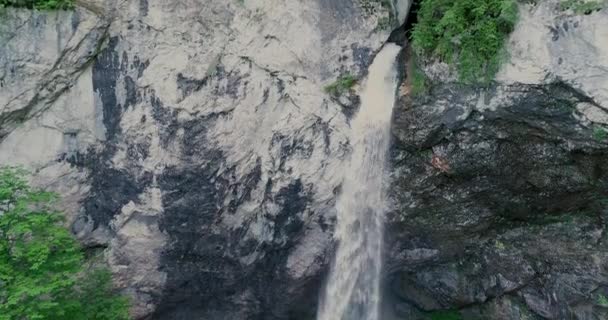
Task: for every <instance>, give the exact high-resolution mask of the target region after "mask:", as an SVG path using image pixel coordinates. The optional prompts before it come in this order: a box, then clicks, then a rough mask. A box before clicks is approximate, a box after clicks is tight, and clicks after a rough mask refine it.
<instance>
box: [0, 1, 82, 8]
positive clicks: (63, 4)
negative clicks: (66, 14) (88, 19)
mask: <svg viewBox="0 0 608 320" xmlns="http://www.w3.org/2000/svg"><path fill="white" fill-rule="evenodd" d="M2 7H16V8H29V9H39V10H61V9H62V10H66V9H72V8H73V7H74V0H0V8H2Z"/></svg>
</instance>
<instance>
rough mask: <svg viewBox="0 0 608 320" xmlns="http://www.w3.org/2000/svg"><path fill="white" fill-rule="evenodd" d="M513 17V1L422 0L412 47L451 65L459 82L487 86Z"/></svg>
mask: <svg viewBox="0 0 608 320" xmlns="http://www.w3.org/2000/svg"><path fill="white" fill-rule="evenodd" d="M517 17H518V9H517V3H516V2H515V0H422V2H421V5H420V10H419V11H418V23H417V24H416V25H414V29H413V31H412V45H413V47H414V49H415V50H416V52H417V54H419V55H426V56H429V55H430V56H436V57H438V58H440V59H441V60H442V61H445V62H447V63H448V64H451V65H455V67H456V69H457V70H458V73H459V76H460V79H461V81H463V82H477V81H480V80H481V81H483V82H488V81H491V80H492V79H493V78H494V75H495V74H496V72H497V71H498V68H499V67H500V60H501V52H502V49H503V46H504V43H505V40H506V38H507V36H508V35H509V34H510V33H511V32H512V31H513V28H514V26H515V23H516V21H517Z"/></svg>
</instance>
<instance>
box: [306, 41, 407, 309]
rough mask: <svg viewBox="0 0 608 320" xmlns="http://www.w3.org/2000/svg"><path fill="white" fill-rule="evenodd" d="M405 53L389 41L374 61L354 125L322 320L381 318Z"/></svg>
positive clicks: (321, 304) (322, 301) (339, 205)
mask: <svg viewBox="0 0 608 320" xmlns="http://www.w3.org/2000/svg"><path fill="white" fill-rule="evenodd" d="M400 49H401V47H399V46H397V45H394V44H390V43H389V44H387V45H386V46H385V47H384V48H383V49H382V50H381V51H380V52H379V53H378V55H377V56H376V58H375V59H374V62H373V63H372V65H371V66H370V68H369V75H368V78H367V80H366V82H365V83H364V89H363V92H362V94H361V109H360V110H359V113H358V114H357V115H356V117H355V118H354V119H353V121H352V123H351V129H352V138H351V141H352V148H353V150H352V155H351V159H350V165H348V167H347V168H346V170H345V175H344V182H343V184H342V192H341V194H340V196H339V198H338V201H337V203H336V209H337V212H338V220H337V226H336V231H335V237H336V239H337V240H338V248H337V251H336V257H335V261H334V264H333V266H332V269H331V272H330V275H329V279H328V283H327V287H326V289H325V294H324V295H323V297H322V300H321V302H320V306H319V311H318V313H317V319H318V320H378V317H379V303H380V272H381V268H382V234H383V215H384V212H385V207H386V199H385V193H386V192H385V188H384V177H385V165H386V155H387V153H388V148H389V142H390V123H391V115H392V110H393V105H394V103H395V91H396V89H397V88H396V87H397V72H396V69H395V68H394V63H395V60H396V57H397V54H398V53H399V51H400Z"/></svg>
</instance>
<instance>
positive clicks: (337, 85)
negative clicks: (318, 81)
mask: <svg viewBox="0 0 608 320" xmlns="http://www.w3.org/2000/svg"><path fill="white" fill-rule="evenodd" d="M355 84H357V78H355V77H354V76H352V75H350V74H346V75H343V76H341V77H340V78H338V80H336V81H335V82H334V83H332V84H330V85H328V86H326V87H325V92H326V93H328V94H330V95H333V96H339V95H341V94H342V93H344V92H346V91H348V90H350V89H351V88H352V87H353V86H354V85H355Z"/></svg>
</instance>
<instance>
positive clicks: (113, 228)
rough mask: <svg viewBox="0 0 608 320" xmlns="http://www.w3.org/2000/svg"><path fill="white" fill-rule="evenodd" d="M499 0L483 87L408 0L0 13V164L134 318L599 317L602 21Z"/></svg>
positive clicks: (603, 215) (139, 1)
mask: <svg viewBox="0 0 608 320" xmlns="http://www.w3.org/2000/svg"><path fill="white" fill-rule="evenodd" d="M484 1H485V0H484ZM442 3H448V2H445V1H444V2H442ZM513 3H515V4H516V9H517V12H518V16H519V19H518V21H517V22H516V24H515V26H514V28H513V30H512V32H510V33H509V36H508V38H507V39H506V41H505V46H504V51H505V57H504V60H503V61H501V64H500V68H499V70H497V73H496V75H495V77H494V78H493V79H492V80H491V81H488V82H486V83H483V84H475V83H467V82H463V81H459V78H458V72H457V70H454V68H451V67H450V65H449V64H447V63H446V62H444V61H441V59H437V58H436V57H431V56H429V57H424V56H422V55H418V53H417V52H416V50H414V49H413V48H412V46H411V45H410V44H409V43H407V41H406V38H407V36H408V34H409V31H410V29H411V27H412V24H413V23H414V21H415V18H416V16H415V15H410V17H409V18H407V19H406V16H407V12H408V10H409V8H410V4H409V2H408V1H395V2H386V1H373V0H309V1H299V0H243V1H241V0H226V1H219V0H205V1H203V0H78V1H76V2H75V3H74V4H75V6H74V8H73V9H70V10H53V11H43V10H31V9H27V8H4V9H2V10H3V12H2V18H1V19H2V20H0V44H2V45H1V46H0V66H2V68H0V166H5V165H9V166H22V167H24V168H26V169H27V170H28V171H29V172H30V173H31V179H30V180H31V183H32V184H33V185H35V186H38V187H40V188H44V189H45V190H49V191H54V192H56V193H58V194H59V195H60V197H61V198H60V200H59V202H58V203H57V209H58V210H60V211H62V212H63V213H64V214H65V216H66V225H67V226H69V228H70V230H71V232H72V233H73V234H74V235H76V237H77V238H78V240H79V241H80V243H81V244H82V246H83V247H84V248H85V250H86V252H87V255H88V256H100V257H102V259H101V260H102V261H103V263H104V264H106V265H107V266H108V267H109V268H110V270H111V272H112V278H113V281H114V285H115V287H116V289H117V290H118V291H120V292H122V293H124V294H126V295H127V296H129V297H130V301H131V310H130V313H131V316H132V318H133V319H150V320H153V319H158V320H165V319H172V320H173V319H175V320H180V319H184V320H193V319H205V320H225V319H234V320H241V319H243V320H244V319H247V320H287V319H290V320H310V319H321V320H329V319H331V320H346V319H348V320H360V319H370V320H375V319H382V320H405V319H408V320H428V319H466V320H468V319H499V320H501V319H506V320H520V319H533V320H540V319H584V320H592V319H593V320H596V319H607V318H608V298H607V297H608V269H607V268H606V266H607V265H608V242H607V238H606V221H607V217H608V205H607V199H608V161H606V160H607V159H608V157H607V156H608V139H607V137H606V136H607V134H606V132H608V131H607V130H608V43H607V42H606V39H608V9H606V7H594V8H595V9H593V10H591V11H585V10H582V9H581V10H579V9H577V8H578V7H577V6H576V5H577V4H578V5H580V3H578V2H572V1H570V2H568V3H565V1H562V0H539V1H523V0H522V1H514V2H513ZM419 5H420V3H416V4H415V5H414V6H412V10H413V11H412V12H417V10H418V8H419ZM400 26H401V27H400ZM387 39H389V40H390V41H389V42H388V43H387ZM458 39H461V38H458V37H457V38H456V40H454V41H453V42H458V41H457V40H458ZM391 42H394V43H397V44H399V45H403V46H404V48H403V50H402V51H401V52H400V53H398V52H397V51H399V48H398V46H397V45H394V44H392V43H391ZM421 84H422V85H421ZM393 98H394V99H393ZM385 150H386V151H387V152H386V153H385V152H384V151H385ZM383 158H385V159H384V160H386V162H385V161H384V160H383ZM380 221H383V222H384V223H383V224H382V223H380ZM376 235H378V236H377V237H376ZM380 235H381V236H380ZM381 243H383V244H381ZM354 253H356V255H354ZM376 310H377V311H376ZM371 314H373V315H371ZM339 317H342V319H340V318H339ZM375 317H377V318H375Z"/></svg>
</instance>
